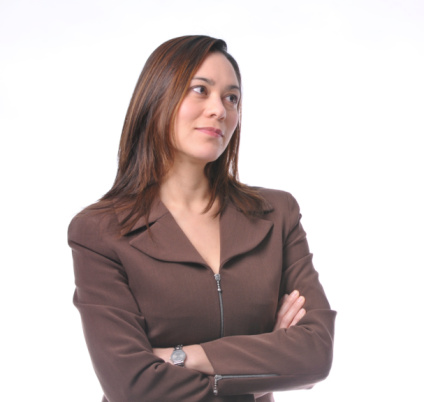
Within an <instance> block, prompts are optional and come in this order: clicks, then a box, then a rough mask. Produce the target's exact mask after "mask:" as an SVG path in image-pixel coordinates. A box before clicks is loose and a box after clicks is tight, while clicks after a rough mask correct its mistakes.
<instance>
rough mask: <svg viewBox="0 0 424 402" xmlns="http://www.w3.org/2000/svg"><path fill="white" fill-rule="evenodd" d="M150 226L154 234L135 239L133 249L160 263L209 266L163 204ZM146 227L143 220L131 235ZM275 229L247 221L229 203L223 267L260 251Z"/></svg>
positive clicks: (225, 215) (262, 221)
mask: <svg viewBox="0 0 424 402" xmlns="http://www.w3.org/2000/svg"><path fill="white" fill-rule="evenodd" d="M148 222H149V225H150V233H149V231H148V230H144V231H143V232H141V233H140V234H137V235H135V237H134V238H133V239H131V240H130V242H129V243H130V245H131V246H133V247H135V248H136V249H138V250H139V251H141V252H142V253H144V254H147V255H148V256H150V257H152V258H155V259H157V260H161V261H169V262H182V263H195V264H201V265H204V266H207V264H206V262H205V261H204V259H203V258H202V256H201V255H200V254H199V253H198V251H197V250H196V249H195V247H194V246H193V245H192V243H191V242H190V241H189V240H188V238H187V236H186V235H185V234H184V232H183V231H182V230H181V228H180V227H179V225H178V224H177V222H176V221H175V219H174V218H173V216H172V214H171V213H170V212H169V210H168V209H167V208H166V207H165V205H164V204H163V203H162V202H161V201H157V202H156V203H155V204H154V205H153V207H152V210H151V213H150V216H149V221H148ZM145 227H146V224H145V220H144V218H142V219H140V220H139V221H138V222H137V223H136V224H135V225H134V226H133V228H132V232H130V233H129V235H131V233H134V231H137V230H139V229H143V228H145ZM272 227H273V223H272V222H271V221H268V220H265V219H261V218H251V217H247V216H245V215H244V214H243V213H242V212H240V211H238V210H237V209H236V208H235V207H234V206H233V205H232V204H231V203H229V204H228V205H227V206H226V208H225V209H224V211H223V213H222V215H221V217H220V236H221V266H222V265H223V264H224V263H225V262H227V261H229V260H230V259H231V258H233V257H235V256H238V255H241V254H244V253H247V252H249V251H251V250H253V249H254V248H256V247H257V246H258V245H259V244H260V243H261V242H262V241H263V240H264V239H265V237H266V236H267V234H268V233H269V232H270V230H271V228H272Z"/></svg>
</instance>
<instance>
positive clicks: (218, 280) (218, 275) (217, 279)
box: [214, 274, 222, 293]
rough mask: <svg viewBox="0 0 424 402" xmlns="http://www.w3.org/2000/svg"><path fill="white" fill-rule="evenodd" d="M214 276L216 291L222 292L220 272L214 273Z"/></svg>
mask: <svg viewBox="0 0 424 402" xmlns="http://www.w3.org/2000/svg"><path fill="white" fill-rule="evenodd" d="M214 277H215V280H216V284H217V286H218V292H220V293H221V292H222V289H221V275H220V274H215V275H214Z"/></svg>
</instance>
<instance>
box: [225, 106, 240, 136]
mask: <svg viewBox="0 0 424 402" xmlns="http://www.w3.org/2000/svg"><path fill="white" fill-rule="evenodd" d="M238 121H239V112H238V110H237V111H232V112H231V113H230V114H229V115H228V116H227V124H228V129H229V131H230V132H231V133H234V130H235V129H236V127H237V124H238Z"/></svg>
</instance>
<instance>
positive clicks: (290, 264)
mask: <svg viewBox="0 0 424 402" xmlns="http://www.w3.org/2000/svg"><path fill="white" fill-rule="evenodd" d="M286 194H287V197H286V201H285V203H286V207H287V209H286V211H288V217H287V214H286V218H285V220H286V221H287V223H288V224H286V225H283V236H282V237H283V245H282V247H283V268H282V269H283V272H282V282H281V294H280V298H281V297H282V295H283V294H284V293H289V292H291V291H292V290H294V289H297V290H299V291H300V294H301V295H303V296H305V298H306V302H305V309H306V311H307V313H306V314H305V316H304V317H303V318H302V320H301V321H299V323H298V324H297V325H296V326H293V327H290V328H288V329H279V330H276V331H273V332H270V333H264V334H259V335H248V336H243V335H242V336H240V335H238V336H230V337H224V338H221V339H217V340H214V341H211V342H207V343H203V344H202V345H201V346H202V347H203V349H204V350H205V353H206V355H207V356H208V358H209V360H210V362H211V364H212V366H213V368H214V370H215V373H218V375H216V376H215V385H214V392H215V394H216V395H231V394H233V395H237V394H241V393H257V392H267V391H279V390H289V389H296V388H306V387H310V386H311V385H313V384H315V383H316V382H318V381H321V380H323V379H324V378H326V376H327V375H328V374H329V371H330V368H331V364H332V350H333V337H334V319H335V315H336V313H335V312H334V311H332V310H331V309H330V306H329V303H328V301H327V298H326V296H325V293H324V290H323V288H322V286H321V284H320V282H319V279H318V273H317V272H316V271H315V269H314V267H313V265H312V254H311V253H310V252H309V247H308V243H307V240H306V233H305V231H304V230H303V228H302V225H301V223H300V217H301V215H300V213H299V206H298V204H297V202H296V200H295V199H294V198H293V197H292V196H291V195H290V194H288V193H286ZM280 200H281V199H280ZM284 227H285V228H284Z"/></svg>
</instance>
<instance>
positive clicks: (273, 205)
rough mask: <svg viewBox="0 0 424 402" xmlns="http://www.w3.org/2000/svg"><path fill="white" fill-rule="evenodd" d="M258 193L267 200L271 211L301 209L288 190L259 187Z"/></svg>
mask: <svg viewBox="0 0 424 402" xmlns="http://www.w3.org/2000/svg"><path fill="white" fill-rule="evenodd" d="M256 189H257V191H258V193H259V194H260V195H261V196H262V197H263V198H264V199H265V200H266V201H267V203H268V204H269V206H270V212H271V211H276V212H277V211H282V210H286V212H294V211H297V212H298V211H299V205H298V203H297V201H296V199H295V198H294V197H293V195H292V194H291V193H289V192H287V191H283V190H275V189H270V188H263V187H257V188H256Z"/></svg>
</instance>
